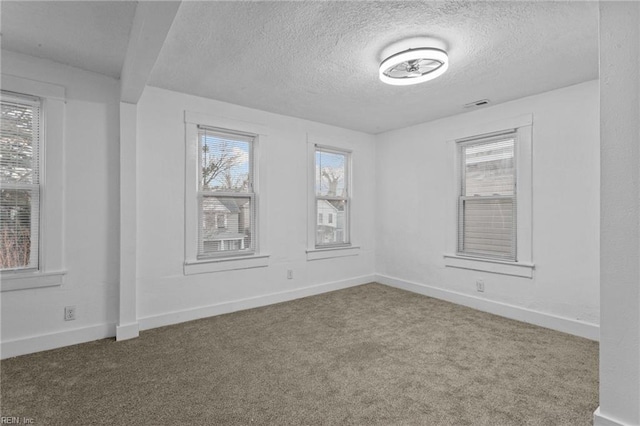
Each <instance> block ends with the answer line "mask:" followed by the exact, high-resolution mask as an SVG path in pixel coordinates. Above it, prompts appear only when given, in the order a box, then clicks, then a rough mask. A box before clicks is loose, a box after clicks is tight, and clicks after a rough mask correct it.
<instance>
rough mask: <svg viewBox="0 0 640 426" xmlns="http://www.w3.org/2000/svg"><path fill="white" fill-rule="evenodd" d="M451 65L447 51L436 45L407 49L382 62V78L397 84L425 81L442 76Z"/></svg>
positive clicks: (403, 84)
mask: <svg viewBox="0 0 640 426" xmlns="http://www.w3.org/2000/svg"><path fill="white" fill-rule="evenodd" d="M448 67H449V57H448V56H447V52H445V51H444V50H442V49H436V48H434V47H420V48H417V49H407V50H404V51H402V52H399V53H396V54H395V55H391V56H389V57H388V58H387V59H385V60H384V61H382V63H381V64H380V73H379V76H380V80H382V81H383V82H385V83H387V84H392V85H395V86H408V85H410V84H418V83H423V82H425V81H429V80H433V79H434V78H436V77H439V76H441V75H442V74H444V72H445V71H446V70H447V68H448Z"/></svg>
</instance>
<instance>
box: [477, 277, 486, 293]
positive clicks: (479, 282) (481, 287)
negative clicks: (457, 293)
mask: <svg viewBox="0 0 640 426" xmlns="http://www.w3.org/2000/svg"><path fill="white" fill-rule="evenodd" d="M476 290H477V291H479V292H480V293H484V280H476Z"/></svg>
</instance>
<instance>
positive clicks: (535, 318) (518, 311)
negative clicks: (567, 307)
mask: <svg viewBox="0 0 640 426" xmlns="http://www.w3.org/2000/svg"><path fill="white" fill-rule="evenodd" d="M376 282H378V283H380V284H384V285H388V286H390V287H395V288H399V289H402V290H407V291H411V292H413V293H418V294H423V295H425V296H429V297H433V298H436V299H441V300H446V301H447V302H452V303H456V304H458V305H463V306H468V307H470V308H473V309H477V310H479V311H483V312H489V313H491V314H494V315H499V316H502V317H505V318H510V319H514V320H517V321H522V322H526V323H528V324H533V325H537V326H540V327H545V328H550V329H552V330H556V331H561V332H563V333H568V334H572V335H574V336H579V337H584V338H586V339H590V340H595V341H598V340H599V339H600V327H599V326H598V325H597V324H592V323H589V322H585V321H580V320H576V319H572V318H566V317H561V316H558V315H554V314H549V313H546V312H540V311H534V310H532V309H527V308H523V307H520V306H515V305H510V304H508V303H502V302H496V301H494V300H488V299H484V298H480V297H475V296H470V295H468V294H464V293H458V292H456V291H451V290H445V289H442V288H437V287H433V286H430V285H426V284H420V283H417V282H413V281H406V280H402V279H400V278H394V277H389V276H386V275H376Z"/></svg>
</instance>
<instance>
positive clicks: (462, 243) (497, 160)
mask: <svg viewBox="0 0 640 426" xmlns="http://www.w3.org/2000/svg"><path fill="white" fill-rule="evenodd" d="M457 132H459V133H458V137H456V138H455V139H453V138H452V139H449V141H448V145H449V150H448V154H449V158H450V161H451V162H450V164H451V165H452V166H453V167H454V168H455V174H454V176H455V180H452V181H451V182H452V185H451V187H450V188H451V196H452V200H451V201H452V202H451V203H448V204H447V213H448V214H447V216H448V217H449V220H448V222H447V227H448V235H450V237H449V238H447V248H446V252H445V253H444V263H445V266H447V267H451V268H460V269H468V270H473V271H484V272H490V273H494V274H503V275H511V276H517V277H524V278H532V277H533V270H534V267H535V266H534V264H533V250H532V248H533V241H532V229H533V228H532V211H533V197H532V182H533V162H532V160H533V156H532V151H533V141H532V135H533V114H525V115H521V116H516V117H512V118H507V119H503V120H500V121H496V122H490V123H485V124H476V125H474V126H472V127H469V128H466V129H465V128H462V129H461V130H459V131H457Z"/></svg>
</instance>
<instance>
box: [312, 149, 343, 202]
mask: <svg viewBox="0 0 640 426" xmlns="http://www.w3.org/2000/svg"><path fill="white" fill-rule="evenodd" d="M346 164H347V155H346V154H340V153H335V152H324V151H316V195H318V196H326V197H346V195H347V194H346V189H347V188H346V187H345V179H346Z"/></svg>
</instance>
